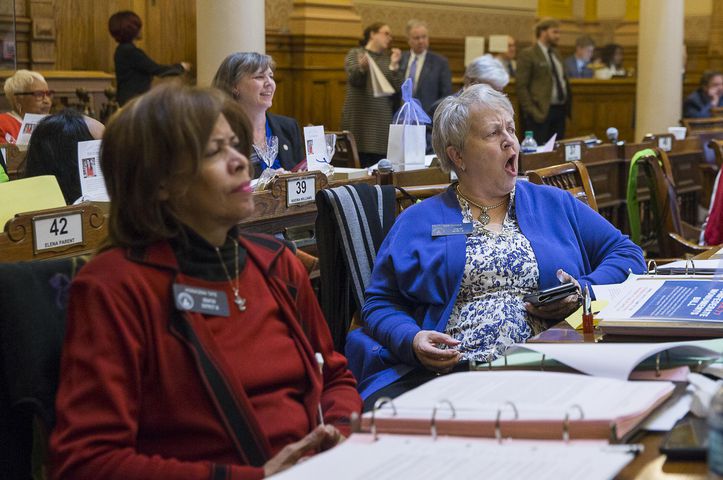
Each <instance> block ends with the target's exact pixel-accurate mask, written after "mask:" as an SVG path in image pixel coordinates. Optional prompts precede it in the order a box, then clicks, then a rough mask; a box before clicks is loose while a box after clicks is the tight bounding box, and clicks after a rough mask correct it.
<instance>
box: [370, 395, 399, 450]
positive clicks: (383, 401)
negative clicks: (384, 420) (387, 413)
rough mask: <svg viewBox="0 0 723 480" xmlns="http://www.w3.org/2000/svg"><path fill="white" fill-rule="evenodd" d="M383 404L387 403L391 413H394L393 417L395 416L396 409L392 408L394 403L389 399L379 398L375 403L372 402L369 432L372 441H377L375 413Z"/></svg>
mask: <svg viewBox="0 0 723 480" xmlns="http://www.w3.org/2000/svg"><path fill="white" fill-rule="evenodd" d="M385 403H388V404H389V405H391V406H392V412H393V413H394V416H395V417H396V416H397V407H395V406H394V401H393V400H392V398H391V397H381V398H380V399H378V400H377V401H376V402H374V408H373V409H372V420H371V423H372V425H371V431H372V438H374V441H376V440H377V438H378V436H377V424H376V413H377V410H379V409H380V408H382V406H384V404H385Z"/></svg>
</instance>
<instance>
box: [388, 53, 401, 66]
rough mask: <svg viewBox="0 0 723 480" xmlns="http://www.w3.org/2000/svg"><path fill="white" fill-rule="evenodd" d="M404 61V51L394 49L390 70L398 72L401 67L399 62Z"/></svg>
mask: <svg viewBox="0 0 723 480" xmlns="http://www.w3.org/2000/svg"><path fill="white" fill-rule="evenodd" d="M401 59H402V51H401V50H399V49H398V48H392V55H391V57H390V58H389V69H390V70H396V69H397V68H398V67H399V61H400V60H401Z"/></svg>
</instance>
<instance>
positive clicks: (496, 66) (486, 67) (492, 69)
mask: <svg viewBox="0 0 723 480" xmlns="http://www.w3.org/2000/svg"><path fill="white" fill-rule="evenodd" d="M478 83H486V84H487V85H490V86H491V87H492V88H494V89H495V90H500V91H502V89H503V88H505V87H506V86H507V84H508V83H510V74H509V73H507V70H505V67H504V66H503V65H502V63H501V62H500V61H499V60H497V59H496V58H494V57H493V56H492V55H490V54H489V53H488V54H486V55H482V56H481V57H477V58H475V59H474V60H472V61H471V62H470V63H469V65H467V69H466V70H465V71H464V86H465V87H468V86H469V85H475V84H478Z"/></svg>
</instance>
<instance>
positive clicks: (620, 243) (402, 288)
mask: <svg viewBox="0 0 723 480" xmlns="http://www.w3.org/2000/svg"><path fill="white" fill-rule="evenodd" d="M515 212H516V214H517V221H518V223H519V226H520V230H521V231H522V233H523V234H524V235H525V237H527V239H528V240H529V241H530V244H531V245H532V249H533V250H534V252H535V257H536V258H537V265H538V268H539V270H540V281H539V288H541V289H544V288H549V287H552V286H555V285H558V284H559V281H558V280H557V277H556V272H557V269H559V268H562V269H563V270H565V271H566V272H567V273H569V274H570V275H572V276H573V277H574V278H576V279H577V280H578V281H579V282H580V285H581V286H582V287H583V288H585V285H589V284H610V283H619V282H622V281H624V280H625V279H626V278H627V275H628V273H629V270H632V271H633V272H634V273H643V272H644V271H645V264H644V261H643V253H642V251H641V250H640V248H639V247H638V246H637V245H635V244H634V243H633V242H631V241H630V239H629V238H628V237H627V236H625V235H623V234H622V233H620V231H619V230H617V229H616V228H615V227H613V226H612V225H611V224H610V223H609V222H608V221H607V220H605V219H604V218H603V217H601V216H600V215H599V214H598V213H596V212H595V211H593V210H592V209H591V208H590V207H588V206H587V205H585V204H584V203H583V202H581V201H579V200H576V199H575V198H574V197H573V196H572V195H570V194H569V193H568V192H566V191H564V190H560V189H557V188H553V187H548V186H540V185H533V184H531V183H528V182H518V183H517V187H516V192H515ZM460 223H462V212H461V209H460V206H459V203H458V201H457V196H456V194H455V192H454V190H453V189H452V188H451V187H450V188H449V189H448V190H447V191H446V192H444V193H442V194H440V195H437V196H435V197H433V198H430V199H428V200H425V201H423V202H421V203H419V204H416V205H414V206H412V207H410V208H408V209H406V210H405V211H404V212H402V214H401V215H400V216H399V218H398V219H397V221H396V222H395V224H394V226H393V227H392V229H391V230H390V232H389V234H388V235H387V237H386V238H385V240H384V242H383V243H382V246H381V248H380V249H379V253H378V255H377V259H376V262H375V264H374V271H373V272H372V276H371V279H370V282H369V286H368V288H367V290H366V301H365V303H364V308H363V309H362V320H363V324H364V327H363V328H359V329H356V330H353V331H351V332H350V333H349V335H348V337H347V342H346V356H347V358H348V360H349V367H350V368H351V370H352V372H353V373H354V375H355V376H356V378H357V380H358V382H359V387H358V388H359V391H360V392H361V395H362V397H363V398H366V397H367V396H369V395H370V394H372V393H374V392H375V391H377V390H379V389H380V388H382V387H385V386H387V385H389V384H391V383H392V382H394V381H395V380H397V379H398V378H400V377H401V376H403V375H405V374H406V373H408V372H409V371H411V370H412V369H414V368H415V367H418V366H421V364H420V363H419V361H418V360H417V358H416V356H415V354H414V351H413V349H412V341H413V340H414V336H415V335H416V334H417V332H419V331H420V330H422V329H424V330H437V331H440V332H444V330H445V327H446V325H447V321H448V319H449V315H450V312H451V311H452V307H453V306H454V303H455V300H456V298H457V294H458V292H459V287H460V282H461V280H462V274H463V272H464V266H465V255H466V237H465V235H449V236H440V237H432V236H431V230H432V225H436V224H460Z"/></svg>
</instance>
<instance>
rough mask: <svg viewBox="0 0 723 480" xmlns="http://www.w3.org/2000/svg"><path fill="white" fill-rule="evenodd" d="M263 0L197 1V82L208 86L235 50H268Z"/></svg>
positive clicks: (263, 51)
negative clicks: (220, 66) (221, 65)
mask: <svg viewBox="0 0 723 480" xmlns="http://www.w3.org/2000/svg"><path fill="white" fill-rule="evenodd" d="M265 25H266V22H265V15H264V1H263V0H243V1H239V0H196V52H197V56H196V61H197V62H198V66H197V69H196V71H197V83H198V85H199V86H208V85H210V84H211V80H213V76H214V74H215V73H216V70H217V69H218V66H219V65H220V64H221V61H222V60H223V59H224V58H225V57H226V56H227V55H228V54H230V53H233V52H261V53H265V52H266V26H265Z"/></svg>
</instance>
